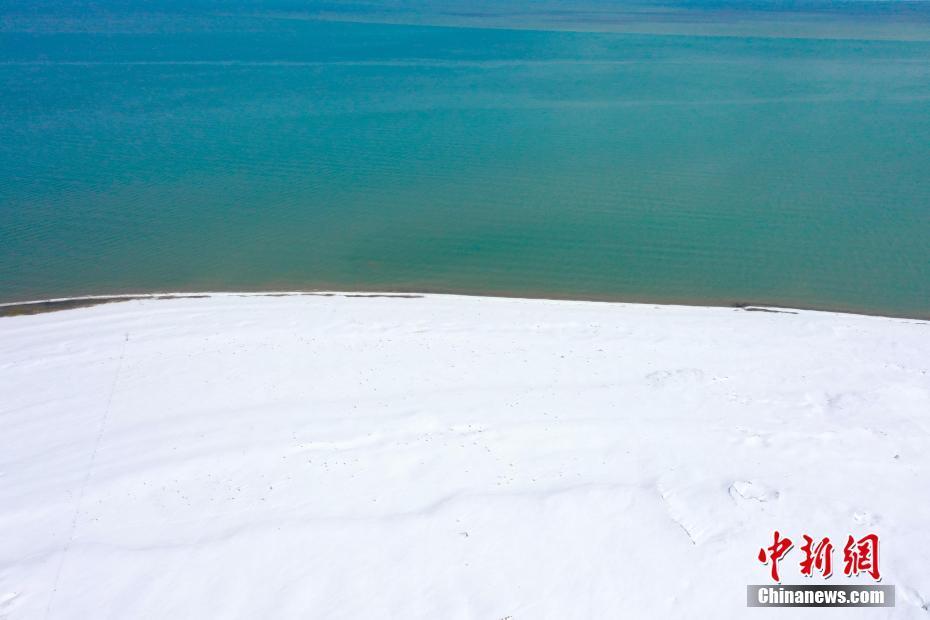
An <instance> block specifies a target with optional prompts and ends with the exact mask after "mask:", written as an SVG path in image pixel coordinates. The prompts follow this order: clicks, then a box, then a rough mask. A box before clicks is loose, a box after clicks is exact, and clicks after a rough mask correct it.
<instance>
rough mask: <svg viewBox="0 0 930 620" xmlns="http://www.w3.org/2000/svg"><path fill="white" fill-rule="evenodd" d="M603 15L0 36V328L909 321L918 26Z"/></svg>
mask: <svg viewBox="0 0 930 620" xmlns="http://www.w3.org/2000/svg"><path fill="white" fill-rule="evenodd" d="M127 6H128V7H129V8H127ZM540 6H543V8H540ZM617 6H618V5H616V4H611V3H605V2H588V3H586V4H581V3H579V2H549V3H546V4H544V5H538V4H537V5H529V4H526V3H523V4H521V3H517V2H510V3H507V4H500V3H472V4H469V3H464V2H458V3H452V2H449V3H445V4H443V5H437V4H435V3H432V4H430V3H425V2H420V3H418V2H414V1H412V0H411V1H408V2H394V3H389V2H380V3H358V4H351V5H346V4H341V3H340V4H336V3H328V4H327V3H317V2H311V3H297V2H284V1H279V2H274V3H271V2H264V3H244V2H242V3H219V2H204V1H200V2H196V3H193V4H191V5H182V4H181V3H173V2H162V3H160V4H157V5H155V4H147V5H145V10H144V11H143V10H141V9H140V8H138V7H133V5H132V3H117V2H109V3H107V2H104V3H102V4H101V3H95V4H93V5H90V4H82V3H81V2H35V3H26V5H18V6H17V7H15V8H14V7H10V8H7V7H4V8H0V301H21V300H28V299H40V298H50V297H62V296H71V295H81V294H108V293H126V292H146V291H165V290H170V291H178V290H272V289H288V290H294V289H313V288H336V289H354V290H365V289H378V290H387V289H393V290H416V291H443V292H463V293H486V294H508V295H526V296H547V297H581V298H598V299H617V300H648V301H657V302H689V303H708V304H729V303H732V302H746V303H760V304H774V305H784V306H796V307H814V308H823V309H836V310H850V311H861V312H869V313H878V314H889V315H903V316H918V317H927V316H930V40H928V39H930V10H928V8H927V7H928V4H923V3H865V2H863V3H848V4H839V3H828V2H813V1H811V2H806V3H805V2H795V3H793V4H790V5H786V4H784V3H782V4H778V5H776V4H767V3H764V2H754V3H737V2H729V3H728V2H715V3H709V2H705V3H679V4H676V5H674V7H673V8H674V10H672V11H669V10H667V9H668V6H665V5H646V4H642V5H629V6H627V5H622V6H623V7H626V8H627V9H629V11H628V12H620V13H617V12H616V8H617ZM785 6H788V9H790V11H787V10H786V9H785V8H784V7H785ZM437 7H439V8H437ZM502 7H503V8H502ZM630 7H632V8H630ZM747 7H748V8H747ZM773 7H774V8H773ZM779 7H781V8H779ZM660 9H662V10H660ZM624 10H626V9H624ZM734 11H735V12H736V13H734ZM740 11H749V12H748V13H747V14H746V15H744V14H742V13H739V12H740ZM747 15H748V17H747ZM631 16H632V17H631ZM644 16H645V17H644ZM657 16H658V17H657ZM631 24H632V25H631ZM747 24H748V25H747ZM923 26H927V28H926V29H924V28H923ZM792 33H795V34H798V33H800V34H803V36H798V37H797V38H790V37H786V35H790V34H792Z"/></svg>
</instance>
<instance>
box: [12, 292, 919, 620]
mask: <svg viewBox="0 0 930 620" xmlns="http://www.w3.org/2000/svg"><path fill="white" fill-rule="evenodd" d="M0 424H2V427H0V428H2V432H0V618H2V617H5V618H10V619H14V618H46V617H47V618H75V619H77V618H120V619H123V618H169V617H170V618H192V619H194V618H196V619H201V618H215V617H222V618H298V617H300V618H308V617H312V618H323V617H326V618H390V617H394V618H401V617H403V618H427V617H429V618H491V619H498V618H506V617H512V618H616V617H644V616H651V617H674V618H677V617H704V618H710V617H714V618H742V617H746V616H747V615H748V613H749V612H750V610H747V609H746V607H745V605H746V586H747V585H748V584H763V583H767V582H769V581H770V579H769V567H767V566H765V565H763V564H761V563H760V562H759V561H758V559H757V558H756V555H757V553H758V551H759V548H760V547H763V546H766V545H770V544H771V543H772V533H773V531H774V530H780V531H781V532H782V533H783V534H786V535H789V536H790V537H791V538H792V539H794V540H795V541H796V548H795V549H794V550H793V551H792V552H791V553H792V554H791V555H789V556H787V558H786V559H785V560H783V563H782V570H781V572H782V580H783V582H784V583H820V581H817V580H816V579H814V580H810V579H807V578H804V577H802V576H801V575H800V574H799V570H798V565H797V562H798V560H799V559H800V557H801V556H800V555H799V549H798V548H799V547H800V545H801V544H802V539H801V536H802V535H803V534H805V533H808V534H811V535H812V536H816V537H818V538H819V537H822V536H830V537H831V539H834V540H836V541H839V542H838V544H837V547H838V548H839V549H838V552H837V553H838V556H837V557H835V558H834V562H835V567H836V568H835V572H837V573H839V574H836V575H834V576H833V577H832V578H831V580H830V581H829V583H837V584H848V583H872V581H871V580H870V579H868V578H866V579H863V578H862V577H861V576H860V577H857V578H852V579H848V578H846V577H845V576H843V575H842V568H841V567H842V546H843V544H842V542H843V541H845V539H846V537H847V535H849V534H853V535H855V536H857V537H858V536H862V535H864V534H866V533H876V534H878V535H879V536H880V539H881V545H882V546H881V553H882V555H881V558H880V562H881V572H882V583H883V584H889V585H894V586H895V587H896V590H897V606H896V607H895V608H894V609H890V610H884V611H883V612H882V614H881V617H893V618H926V617H927V609H928V607H930V570H928V567H930V545H928V544H927V541H928V534H927V529H926V528H927V524H928V523H930V500H928V494H927V489H928V488H930V323H928V322H926V321H918V320H910V319H886V318H879V317H866V316H857V315H846V314H833V313H824V312H813V311H798V312H796V313H782V312H778V313H773V312H746V311H744V310H742V309H727V308H700V307H684V306H652V305H637V304H614V303H592V302H571V301H543V300H519V299H498V298H482V297H458V296H445V295H425V296H420V297H410V296H407V297H403V298H391V297H378V296H375V297H372V296H359V295H352V296H341V295H333V296H324V295H294V296H267V295H247V296H242V295H232V294H218V295H211V296H207V297H183V298H175V299H132V300H128V301H124V302H121V303H108V304H102V305H95V306H91V307H79V308H73V309H69V310H64V311H61V312H50V313H41V314H34V315H22V316H7V317H3V318H0ZM805 611H808V612H810V613H809V614H806V613H799V612H805ZM886 612H887V613H886ZM751 613H752V615H753V616H754V617H755V616H759V617H773V618H774V617H778V618H786V617H792V618H795V617H807V616H810V617H822V616H823V615H824V614H825V612H823V611H822V610H783V609H753V610H751ZM841 613H842V616H843V618H856V617H863V618H865V617H869V618H871V617H876V612H875V611H874V610H868V609H847V610H844V611H843V612H841ZM834 615H835V614H834Z"/></svg>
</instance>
